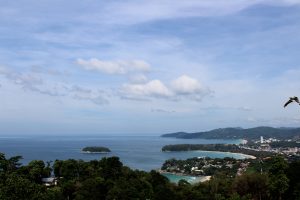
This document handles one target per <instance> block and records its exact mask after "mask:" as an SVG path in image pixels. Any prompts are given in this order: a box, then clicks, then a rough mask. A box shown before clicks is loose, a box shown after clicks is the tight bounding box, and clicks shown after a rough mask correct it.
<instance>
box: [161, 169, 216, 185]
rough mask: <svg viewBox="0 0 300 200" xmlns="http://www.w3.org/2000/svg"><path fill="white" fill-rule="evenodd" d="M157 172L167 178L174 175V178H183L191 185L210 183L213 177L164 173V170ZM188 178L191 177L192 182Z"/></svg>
mask: <svg viewBox="0 0 300 200" xmlns="http://www.w3.org/2000/svg"><path fill="white" fill-rule="evenodd" d="M157 172H158V173H160V174H161V175H163V176H165V175H174V176H179V177H182V179H183V180H186V181H188V182H189V183H191V184H196V183H203V182H206V181H209V180H210V179H211V176H199V175H190V174H184V173H175V172H167V171H164V170H157ZM166 177H167V176H166ZM187 177H189V178H190V180H187ZM167 178H168V179H169V180H170V178H169V177H167ZM178 180H181V179H180V178H178ZM170 181H171V182H174V181H172V180H170Z"/></svg>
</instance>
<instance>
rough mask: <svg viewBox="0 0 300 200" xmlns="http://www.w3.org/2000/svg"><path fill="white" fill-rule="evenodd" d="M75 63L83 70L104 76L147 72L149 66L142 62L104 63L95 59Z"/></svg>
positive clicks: (80, 60) (79, 60)
mask: <svg viewBox="0 0 300 200" xmlns="http://www.w3.org/2000/svg"><path fill="white" fill-rule="evenodd" d="M76 63H77V64H78V65H79V66H81V67H83V68H84V69H85V70H91V71H99V72H102V73H106V74H127V73H129V72H147V71H149V70H150V65H149V64H148V63H147V62H145V61H143V60H130V61H122V60H120V61H104V60H99V59H96V58H91V59H89V60H84V59H80V58H79V59H77V61H76Z"/></svg>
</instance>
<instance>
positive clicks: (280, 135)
mask: <svg viewBox="0 0 300 200" xmlns="http://www.w3.org/2000/svg"><path fill="white" fill-rule="evenodd" d="M299 135H300V128H272V127H255V128H248V129H242V128H219V129H214V130H211V131H204V132H197V133H185V132H177V133H170V134H164V135H162V137H176V138H186V139H191V138H203V139H241V138H244V139H248V140H258V139H259V138H260V136H264V137H265V138H274V137H275V138H277V139H290V138H299Z"/></svg>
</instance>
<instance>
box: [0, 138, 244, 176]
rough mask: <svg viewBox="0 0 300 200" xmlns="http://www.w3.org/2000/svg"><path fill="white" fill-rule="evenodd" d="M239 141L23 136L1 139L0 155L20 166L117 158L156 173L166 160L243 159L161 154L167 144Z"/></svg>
mask: <svg viewBox="0 0 300 200" xmlns="http://www.w3.org/2000/svg"><path fill="white" fill-rule="evenodd" d="M239 142H240V141H239V140H204V139H175V138H162V137H159V136H26V137H1V136H0V152H2V153H5V154H6V157H10V156H15V155H22V156H23V160H21V162H22V163H23V164H27V163H28V162H30V161H31V160H44V161H54V160H55V159H69V158H73V159H83V160H93V159H101V158H102V157H105V156H118V157H120V159H121V161H122V162H123V164H124V165H127V166H129V167H131V168H134V169H140V170H146V171H149V170H151V169H158V168H160V167H161V165H162V164H163V162H164V161H165V160H167V159H170V158H177V159H186V158H191V157H200V156H201V157H202V156H208V157H212V158H223V157H226V156H229V157H234V158H243V155H239V154H230V153H222V152H203V151H195V152H162V151H161V148H162V147H163V146H164V145H167V144H215V143H228V144H236V143H239ZM85 146H105V147H108V148H109V149H110V150H111V151H112V152H111V153H108V154H84V153H81V149H82V148H83V147H85Z"/></svg>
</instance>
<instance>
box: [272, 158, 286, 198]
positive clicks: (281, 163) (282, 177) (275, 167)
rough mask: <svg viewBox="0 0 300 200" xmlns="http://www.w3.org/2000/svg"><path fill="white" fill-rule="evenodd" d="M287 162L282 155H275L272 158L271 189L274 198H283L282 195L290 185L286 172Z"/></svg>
mask: <svg viewBox="0 0 300 200" xmlns="http://www.w3.org/2000/svg"><path fill="white" fill-rule="evenodd" d="M287 167H288V165H287V162H286V161H285V160H284V158H283V157H281V156H275V157H273V159H272V165H271V168H270V170H269V176H270V190H271V195H272V197H273V199H278V200H281V199H282V195H283V194H284V192H285V191H286V190H287V189H288V187H289V184H288V182H289V179H288V178H287V176H286V174H285V170H286V169H287Z"/></svg>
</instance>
